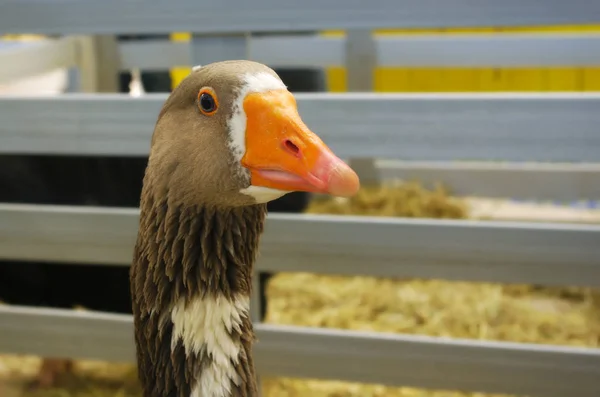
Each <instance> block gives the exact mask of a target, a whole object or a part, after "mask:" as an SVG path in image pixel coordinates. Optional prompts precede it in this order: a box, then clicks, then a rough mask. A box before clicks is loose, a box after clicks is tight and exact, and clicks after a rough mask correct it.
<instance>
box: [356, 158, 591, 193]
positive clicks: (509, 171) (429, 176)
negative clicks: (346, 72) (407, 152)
mask: <svg viewBox="0 0 600 397" xmlns="http://www.w3.org/2000/svg"><path fill="white" fill-rule="evenodd" d="M357 171H358V172H359V175H360V169H358V170H357ZM373 171H374V173H371V172H368V173H367V175H365V176H366V177H365V178H364V179H365V181H368V180H372V181H377V182H381V181H386V180H394V179H401V180H406V181H419V182H421V183H422V184H423V185H424V186H425V187H428V188H432V187H434V186H435V184H436V183H439V182H442V183H443V184H444V185H445V186H447V187H449V189H450V191H451V193H452V194H455V195H459V196H481V197H495V198H511V199H521V200H538V201H545V200H549V201H556V202H571V201H577V200H599V199H600V164H589V163H588V164H564V163H562V164H552V163H545V164H544V163H537V164H532V163H495V162H428V161H395V160H376V161H375V162H374V169H373ZM361 179H362V176H361Z"/></svg>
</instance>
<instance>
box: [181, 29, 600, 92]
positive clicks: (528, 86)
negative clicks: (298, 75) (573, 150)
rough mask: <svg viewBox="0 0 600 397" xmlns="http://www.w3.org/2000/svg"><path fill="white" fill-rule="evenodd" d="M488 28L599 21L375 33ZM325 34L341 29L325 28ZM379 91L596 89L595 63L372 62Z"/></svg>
mask: <svg viewBox="0 0 600 397" xmlns="http://www.w3.org/2000/svg"><path fill="white" fill-rule="evenodd" d="M490 32H600V25H582V26H579V25H567V26H541V27H518V28H514V27H511V28H487V27H481V28H453V29H385V30H375V34H377V35H406V34H427V33H448V34H467V33H470V34H473V33H477V34H485V33H490ZM322 34H323V35H324V36H329V37H335V36H338V37H339V36H341V35H343V32H342V31H339V30H337V31H333V30H332V31H324V32H322ZM171 39H172V40H174V41H188V40H189V39H190V34H189V33H174V34H172V35H171ZM190 71H191V69H190V68H189V67H182V68H175V69H173V70H172V71H171V76H172V79H173V87H175V86H177V85H178V84H179V83H180V82H181V80H183V78H185V76H187V75H188V74H189V73H190ZM326 75H327V89H328V91H331V92H345V91H346V90H347V87H346V71H345V69H344V68H328V69H327V70H326ZM374 82H375V91H378V92H457V91H466V92H486V91H517V92H519V91H520V92H524V91H600V68H505V69H492V68H383V67H380V68H377V69H376V70H375V76H374Z"/></svg>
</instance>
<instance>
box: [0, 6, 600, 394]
mask: <svg viewBox="0 0 600 397" xmlns="http://www.w3.org/2000/svg"><path fill="white" fill-rule="evenodd" d="M167 3H168V2H144V3H143V5H142V4H141V3H139V2H135V1H133V2H122V1H117V0H104V1H98V2H85V1H76V0H63V1H56V2H54V1H44V2H41V1H35V0H20V1H18V2H17V1H14V2H12V1H2V2H0V32H2V33H3V34H4V33H11V34H12V33H30V34H43V35H48V36H52V38H51V39H48V40H44V41H42V42H36V43H28V44H25V45H16V46H10V47H8V48H5V49H2V50H1V51H0V83H3V82H8V81H12V80H13V79H17V78H23V77H28V76H33V75H37V74H40V73H43V72H46V71H50V70H54V69H56V68H76V69H77V71H78V73H79V83H78V85H77V86H76V87H75V88H74V89H72V91H79V92H70V93H65V94H62V95H59V96H42V95H40V96H9V95H5V96H2V97H0V121H1V123H0V153H2V154H10V153H14V154H17V153H34V154H43V155H48V156H52V155H81V154H85V155H93V156H118V155H135V156H145V155H147V154H148V150H149V142H150V136H151V133H152V130H153V124H154V122H155V118H156V115H157V114H158V111H159V109H160V107H161V105H162V103H163V101H164V100H165V99H166V94H165V95H163V94H149V95H142V96H140V97H131V96H128V95H124V94H123V95H121V94H115V93H114V91H116V90H115V88H114V86H113V85H111V81H112V79H113V77H112V76H114V75H115V74H116V73H117V72H118V71H119V70H129V69H142V70H166V69H169V68H173V67H176V66H182V65H197V64H200V65H203V64H206V63H210V62H214V61H219V60H226V59H242V58H245V59H252V60H256V61H259V62H262V63H265V64H267V65H269V66H271V67H281V68H291V67H300V66H307V67H332V66H336V67H340V66H344V67H345V68H346V70H347V86H348V89H349V90H350V91H354V92H351V93H343V94H332V93H316V94H312V93H311V94H296V97H297V100H298V107H299V111H300V113H301V115H302V117H303V119H304V120H306V123H307V124H308V125H309V126H310V127H311V128H312V129H313V130H314V131H316V132H317V133H318V134H319V135H320V136H321V137H322V138H323V140H324V141H325V142H326V143H327V144H328V145H329V146H330V147H331V148H332V149H333V150H334V151H335V152H336V153H337V154H338V155H339V156H340V157H342V158H345V159H347V160H349V161H350V162H351V164H352V166H353V168H354V169H355V170H356V171H357V173H358V174H359V175H360V177H361V181H362V183H363V184H364V183H370V182H371V183H375V182H379V181H381V180H383V179H394V178H401V179H416V180H420V181H423V182H424V183H427V184H431V183H433V182H435V181H438V180H441V181H444V182H446V183H448V184H449V185H450V186H452V188H453V189H454V190H455V191H457V192H459V193H461V194H465V195H479V196H487V197H499V198H501V197H516V198H523V199H538V200H560V201H565V200H567V201H568V200H580V199H598V198H600V164H599V163H600V128H599V126H600V111H599V109H600V94H598V93H594V92H592V93H552V94H551V93H544V94H541V93H527V94H525V93H488V94H466V93H464V94H463V93H461V94H456V93H453V94H378V93H372V92H369V91H372V90H373V70H374V68H375V67H377V66H378V65H379V66H381V65H383V66H398V65H408V66H411V65H416V66H423V65H431V66H440V67H451V66H465V67H477V66H494V67H501V66H521V65H540V66H574V67H575V66H582V65H588V66H592V65H595V66H598V65H600V35H598V34H595V33H581V34H556V33H545V34H539V33H521V34H494V35H484V36H475V35H469V34H461V35H453V36H437V35H418V34H415V35H409V36H403V37H378V36H374V35H372V34H371V31H372V30H373V29H383V28H394V27H403V28H428V27H448V28H452V27H473V26H536V25H559V24H563V25H564V24H590V23H600V2H597V1H594V0H572V1H570V2H568V1H565V0H545V1H543V0H504V1H493V0H480V1H478V2H467V1H464V0H444V1H441V0H440V1H433V0H429V1H424V0H421V1H412V0H404V1H391V0H389V1H386V0H374V1H370V2H365V1H358V0H356V1H355V0H350V1H345V2H342V1H315V0H304V1H302V2H297V3H292V2H289V4H286V3H285V2H281V1H273V0H255V1H252V2H244V1H241V0H231V1H219V2H201V1H193V0H179V1H171V2H170V3H169V4H168V5H167ZM117 6H119V7H120V9H119V10H118V11H115V9H116V7H117ZM324 29H340V30H345V31H346V33H345V36H340V37H323V36H318V35H294V34H289V32H300V31H310V30H314V31H319V30H324ZM174 31H190V32H193V35H192V40H191V41H190V42H189V43H184V42H172V41H167V40H162V41H161V40H150V41H143V42H141V41H140V42H135V41H129V42H126V43H120V44H119V43H117V42H116V40H115V39H114V35H116V34H126V33H131V34H140V33H170V32H174ZM264 31H269V32H280V33H281V35H273V36H263V37H253V35H252V34H251V33H252V32H264ZM467 160H468V161H467ZM137 222H138V211H137V210H136V209H107V208H90V207H85V208H84V207H68V206H45V205H16V204H0V259H10V260H38V261H48V262H72V263H90V264H92V263H98V262H102V263H108V264H111V265H114V266H128V265H129V264H130V262H131V255H132V248H133V244H134V242H135V236H136V231H137ZM307 247H308V248H307ZM256 271H257V272H274V273H277V272H308V273H314V274H337V275H345V276H351V275H368V276H376V277H389V278H422V279H432V278H433V279H447V280H462V281H481V282H497V283H517V284H534V285H542V286H576V287H594V288H597V287H600V225H597V224H596V225H594V224H576V223H558V222H557V223H533V222H517V221H511V222H499V221H486V220H483V221H472V220H434V219H425V220H423V219H419V220H417V219H407V218H387V217H364V216H344V217H341V216H333V215H291V214H273V215H269V217H268V221H267V225H266V231H265V234H264V236H263V238H262V243H261V256H260V259H259V261H258V263H257V268H256ZM254 279H255V281H256V283H257V284H258V281H259V278H258V277H255V278H254ZM260 288H261V286H260V285H255V286H254V291H255V295H256V292H257V291H259V290H260ZM257 299H258V298H257ZM252 307H253V310H254V311H253V319H254V322H255V329H256V332H257V335H258V340H259V341H258V343H257V344H256V345H255V348H254V350H255V355H256V363H257V368H258V372H259V375H260V376H261V377H262V376H269V377H273V376H280V377H295V378H315V379H335V380H342V381H352V382H363V383H375V384H383V385H406V386H410V387H423V388H437V389H447V390H467V391H477V392H489V393H510V394H515V395H527V396H531V397H564V396H576V397H598V396H600V350H598V349H597V348H590V347H576V346H552V345H545V344H533V343H512V342H500V341H484V340H470V339H456V338H448V337H430V336H423V335H408V334H392V333H379V332H371V331H367V330H365V331H357V330H342V329H332V328H318V327H300V326H292V325H279V324H267V323H265V322H263V321H262V319H261V316H260V313H259V312H258V305H257V304H256V300H255V301H254V304H253V305H252ZM307 310H309V309H307ZM0 352H1V353H11V354H35V355H39V356H46V357H73V358H80V359H97V360H105V361H119V362H132V361H133V360H134V357H135V353H134V343H133V325H132V321H131V318H130V316H126V315H116V314H107V313H99V312H87V311H75V310H59V309H53V308H31V307H24V306H11V305H0Z"/></svg>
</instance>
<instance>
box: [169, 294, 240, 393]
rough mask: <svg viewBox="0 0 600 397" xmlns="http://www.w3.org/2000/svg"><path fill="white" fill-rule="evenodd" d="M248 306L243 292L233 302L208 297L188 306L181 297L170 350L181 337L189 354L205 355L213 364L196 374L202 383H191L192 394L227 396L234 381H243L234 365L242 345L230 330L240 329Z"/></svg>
mask: <svg viewBox="0 0 600 397" xmlns="http://www.w3.org/2000/svg"><path fill="white" fill-rule="evenodd" d="M249 307H250V300H249V298H248V297H247V296H244V295H240V296H236V297H235V298H234V299H233V300H232V301H230V300H228V299H227V298H225V297H223V296H218V297H216V298H215V297H208V296H207V297H205V298H203V299H200V298H198V299H195V300H193V301H191V302H189V303H188V304H187V305H186V304H185V301H184V300H183V299H182V300H180V301H179V302H178V304H177V305H175V307H174V308H173V311H172V312H171V321H172V322H173V336H172V339H171V349H174V348H175V346H176V345H177V342H178V341H179V340H181V341H182V343H183V346H184V348H185V351H186V354H188V355H189V354H197V355H204V356H208V357H209V358H210V360H211V365H209V366H208V367H206V368H204V370H203V371H202V373H201V374H197V379H199V383H198V384H196V385H192V394H191V397H228V396H229V395H230V394H231V387H232V383H233V384H235V385H239V384H240V382H241V379H240V377H239V375H238V373H237V372H236V370H235V367H234V365H236V364H238V363H239V359H240V353H241V352H242V346H241V344H240V343H239V342H236V341H234V340H233V339H232V338H231V332H232V331H234V330H235V331H237V332H240V327H241V325H242V320H243V319H244V318H248V313H249Z"/></svg>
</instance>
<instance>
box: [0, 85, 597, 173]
mask: <svg viewBox="0 0 600 397" xmlns="http://www.w3.org/2000/svg"><path fill="white" fill-rule="evenodd" d="M165 99H166V95H162V94H152V95H146V96H144V97H140V98H131V97H129V96H127V95H124V94H123V95H118V94H114V95H113V94H99V95H86V94H69V95H64V96H61V97H57V98H45V97H7V96H5V97H1V98H0V120H2V124H3V125H2V134H1V135H0V153H39V154H70V155H109V156H110V155H112V156H115V155H133V156H136V155H137V156H146V155H147V154H148V152H149V148H150V144H149V143H150V136H151V134H152V130H153V128H154V123H155V120H156V115H157V114H158V111H159V109H160V107H161V106H162V103H163V102H164V100H165ZM297 99H298V107H299V111H300V113H301V115H302V117H303V119H304V120H305V121H306V123H307V125H308V126H309V127H311V128H312V129H313V130H314V131H316V132H317V133H318V134H319V135H320V136H321V137H322V138H323V140H324V141H325V142H326V143H327V144H328V145H330V147H331V148H332V149H333V150H334V151H335V152H336V153H338V155H340V156H342V157H379V158H388V159H403V160H437V161H444V160H466V159H470V160H504V161H558V162H560V161H574V162H598V161H600V150H599V148H600V134H599V133H598V125H600V112H598V109H599V108H600V94H598V93H589V94H586V93H572V94H512V93H498V94H373V93H352V94H298V95H297ZM33 109H35V111H33Z"/></svg>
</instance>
